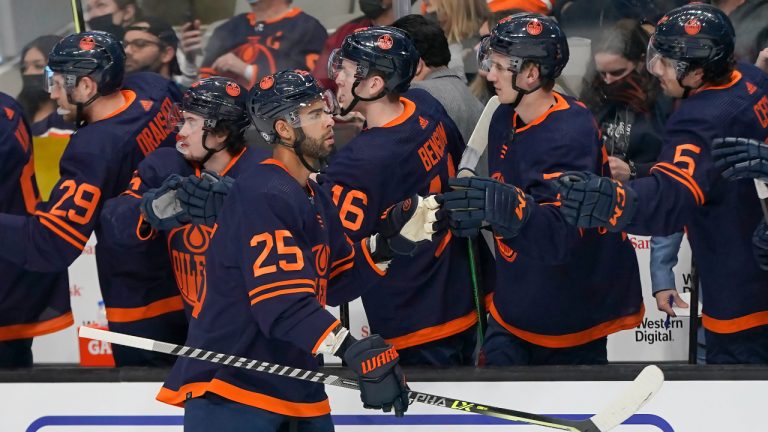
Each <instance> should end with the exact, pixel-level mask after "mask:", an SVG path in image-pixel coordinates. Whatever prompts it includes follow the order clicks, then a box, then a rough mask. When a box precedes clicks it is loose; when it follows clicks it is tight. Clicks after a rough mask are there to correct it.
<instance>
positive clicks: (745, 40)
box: [712, 0, 768, 63]
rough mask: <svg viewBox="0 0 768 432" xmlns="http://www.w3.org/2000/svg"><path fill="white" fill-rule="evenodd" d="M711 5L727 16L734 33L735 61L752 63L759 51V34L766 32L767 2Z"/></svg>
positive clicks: (723, 0)
mask: <svg viewBox="0 0 768 432" xmlns="http://www.w3.org/2000/svg"><path fill="white" fill-rule="evenodd" d="M712 4H713V5H715V6H717V7H718V8H719V9H720V10H722V11H723V12H725V14H726V15H728V18H729V19H730V20H731V23H732V24H733V28H734V30H735V31H736V47H735V48H734V56H735V57H736V60H739V61H745V62H748V63H752V62H754V61H755V59H756V58H757V56H758V53H759V52H760V50H762V49H763V48H765V46H764V45H760V44H759V38H760V33H761V32H764V31H766V30H768V0H714V1H712Z"/></svg>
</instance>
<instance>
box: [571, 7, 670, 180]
mask: <svg viewBox="0 0 768 432" xmlns="http://www.w3.org/2000/svg"><path fill="white" fill-rule="evenodd" d="M648 40H649V35H648V34H647V33H646V32H645V30H643V28H642V27H641V24H640V23H639V22H637V21H634V20H630V19H626V20H620V21H618V22H617V23H616V25H614V26H613V27H612V28H610V29H608V30H607V31H605V32H604V33H603V34H602V35H601V37H600V39H599V40H598V41H597V42H596V43H595V44H593V48H592V52H593V57H594V66H593V68H592V69H593V71H594V72H593V73H592V76H591V77H590V78H588V81H589V83H590V84H589V85H587V86H585V88H584V90H583V91H582V93H581V100H582V101H583V102H584V103H585V104H586V105H587V107H588V108H589V109H590V110H591V111H592V112H593V113H594V114H595V118H596V120H597V122H598V124H599V125H600V129H601V132H602V138H603V145H604V146H605V149H606V151H607V152H608V156H609V162H610V165H611V173H612V175H613V177H614V178H616V179H618V180H621V181H627V180H631V179H634V178H635V177H638V176H639V177H644V176H646V175H648V172H649V170H650V168H651V166H653V164H654V163H655V162H656V159H657V156H658V154H659V151H661V135H662V132H663V129H664V124H665V123H666V121H667V117H669V114H670V112H671V108H672V106H671V105H672V104H671V100H670V99H669V98H665V97H664V96H663V95H660V93H661V92H660V89H659V84H658V82H657V81H656V80H655V79H654V78H653V76H651V75H650V74H649V73H648V72H647V71H646V70H645V51H646V49H647V47H648Z"/></svg>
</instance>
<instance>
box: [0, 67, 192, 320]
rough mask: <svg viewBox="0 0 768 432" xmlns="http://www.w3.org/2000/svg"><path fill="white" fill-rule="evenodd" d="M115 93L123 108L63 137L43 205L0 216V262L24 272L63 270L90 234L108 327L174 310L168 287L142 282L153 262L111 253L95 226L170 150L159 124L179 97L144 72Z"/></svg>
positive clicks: (177, 303) (176, 303)
mask: <svg viewBox="0 0 768 432" xmlns="http://www.w3.org/2000/svg"><path fill="white" fill-rule="evenodd" d="M121 92H122V95H123V98H124V99H125V104H124V105H123V106H121V107H120V108H119V109H117V110H116V111H115V112H113V113H111V114H110V115H108V116H107V117H106V118H104V119H102V120H99V121H96V122H94V123H91V124H89V125H87V126H86V127H83V128H81V129H79V130H78V131H77V132H75V133H74V134H73V135H72V137H71V138H70V142H69V145H68V146H67V148H66V150H65V151H64V154H63V155H62V157H61V161H60V172H61V178H60V180H59V181H58V183H57V184H56V185H55V186H54V188H53V190H52V192H51V196H50V200H49V201H48V202H47V203H46V204H45V205H43V206H40V207H38V209H37V210H36V211H35V213H34V216H33V217H21V216H13V217H12V218H11V217H10V216H9V215H2V217H1V218H0V238H2V239H3V240H4V241H5V242H6V244H7V245H8V246H7V247H4V248H2V250H1V251H0V256H2V257H3V258H4V259H6V260H8V261H11V262H13V263H15V264H17V265H19V266H23V267H24V268H26V269H29V270H36V271H44V272H52V271H66V269H67V267H68V266H69V265H70V264H71V263H72V262H73V261H74V260H75V259H76V258H77V257H78V256H79V255H80V254H81V253H82V251H83V249H84V248H85V245H86V243H87V242H88V239H89V237H90V235H91V233H93V232H95V233H96V238H97V240H98V245H97V246H96V264H97V268H98V273H99V285H100V287H101V291H102V295H103V297H104V302H105V304H106V306H107V319H108V320H109V321H110V322H115V323H125V322H133V321H138V320H141V319H145V318H150V317H156V316H158V315H162V314H166V313H169V312H174V311H178V312H180V311H181V310H182V305H181V299H180V298H179V296H178V294H177V293H176V292H175V287H174V286H173V285H170V286H154V285H151V284H146V285H144V284H143V283H142V282H143V281H142V275H143V274H144V272H146V271H148V269H147V267H146V265H155V264H154V263H147V262H146V261H145V258H144V256H143V255H142V253H141V252H134V253H130V252H126V251H123V250H121V249H120V248H118V247H115V245H114V244H113V243H112V241H111V240H110V238H109V236H105V235H102V234H103V233H102V230H101V225H100V223H99V218H100V214H101V211H102V209H103V206H104V202H105V201H106V200H108V199H109V198H112V197H115V196H117V195H119V194H120V193H121V192H122V191H124V190H125V188H126V187H127V186H128V182H129V181H130V180H131V175H132V173H133V171H134V170H135V169H136V167H137V166H138V164H139V162H140V161H141V160H142V159H144V157H145V156H146V155H147V154H149V153H150V152H152V151H153V150H155V149H156V148H157V147H161V146H173V145H175V133H170V132H168V131H167V130H166V127H165V126H166V125H165V123H166V122H167V121H168V118H169V115H170V113H171V110H172V109H174V106H175V104H176V103H178V102H179V101H180V96H181V95H180V93H179V91H178V88H177V87H176V85H175V84H174V83H173V82H171V81H168V80H167V79H165V78H163V77H161V76H160V75H157V74H152V73H137V74H133V75H131V76H130V77H128V78H126V80H125V85H124V86H123V89H122V90H121ZM181 318H182V322H183V315H182V317H181ZM118 328H119V326H118V327H114V329H115V330H118Z"/></svg>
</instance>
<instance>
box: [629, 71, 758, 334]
mask: <svg viewBox="0 0 768 432" xmlns="http://www.w3.org/2000/svg"><path fill="white" fill-rule="evenodd" d="M727 136H741V137H746V138H754V139H758V140H761V141H764V140H766V139H768V78H766V75H765V74H764V73H762V72H761V71H760V70H759V69H757V68H756V67H754V66H753V65H749V64H739V65H738V68H737V69H736V70H735V71H734V72H733V73H732V75H731V77H730V79H729V81H728V82H727V83H725V84H722V85H718V86H704V87H702V88H700V89H697V90H695V91H693V92H691V94H690V95H689V96H688V97H687V98H685V99H683V100H682V101H681V103H680V106H679V108H678V109H677V110H676V111H675V112H674V113H673V114H672V116H671V117H670V118H669V121H668V122H667V127H666V130H665V133H664V141H663V144H662V152H661V155H660V156H659V161H660V162H659V163H657V164H656V165H654V166H653V168H651V176H650V177H648V178H643V179H638V180H635V181H633V182H631V183H630V184H629V185H630V187H631V188H632V189H634V190H635V191H636V192H637V194H638V210H637V213H636V215H635V216H634V219H633V221H632V223H631V224H630V225H628V226H627V228H626V229H627V230H628V231H629V232H633V233H637V234H648V235H650V234H653V235H666V234H670V233H673V232H676V231H680V230H681V229H682V228H683V227H686V228H687V232H688V239H689V242H690V244H691V249H692V252H693V256H694V258H695V259H696V263H697V268H698V270H699V274H700V277H701V287H702V297H703V298H705V299H706V300H705V301H704V303H705V304H704V307H703V311H702V324H703V325H704V327H705V328H706V329H708V330H710V331H713V332H716V333H735V332H738V331H742V330H746V329H750V328H753V327H757V326H762V325H766V324H768V272H766V271H764V270H760V268H759V267H758V265H757V263H756V262H755V259H754V257H753V255H752V240H751V239H752V233H753V231H754V229H755V227H756V226H757V224H758V223H759V221H760V219H761V218H762V213H761V210H760V202H759V200H758V198H757V195H756V193H755V186H754V183H753V182H752V180H739V181H735V182H729V181H726V180H725V179H723V178H722V177H721V176H720V173H719V171H718V170H717V169H716V168H715V166H714V163H713V160H712V153H711V145H712V144H711V143H712V140H714V139H715V138H722V137H727ZM725 255H727V257H728V259H723V257H724V256H725Z"/></svg>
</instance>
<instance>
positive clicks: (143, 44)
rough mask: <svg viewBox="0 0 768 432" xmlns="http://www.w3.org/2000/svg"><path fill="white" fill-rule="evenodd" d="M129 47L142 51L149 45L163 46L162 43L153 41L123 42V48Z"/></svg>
mask: <svg viewBox="0 0 768 432" xmlns="http://www.w3.org/2000/svg"><path fill="white" fill-rule="evenodd" d="M131 45H133V46H135V47H136V48H137V49H144V48H146V47H148V46H150V45H156V46H158V47H163V46H164V45H165V44H163V43H162V42H155V41H151V40H146V39H134V40H130V41H127V40H124V41H123V48H125V49H128V47H129V46H131Z"/></svg>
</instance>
